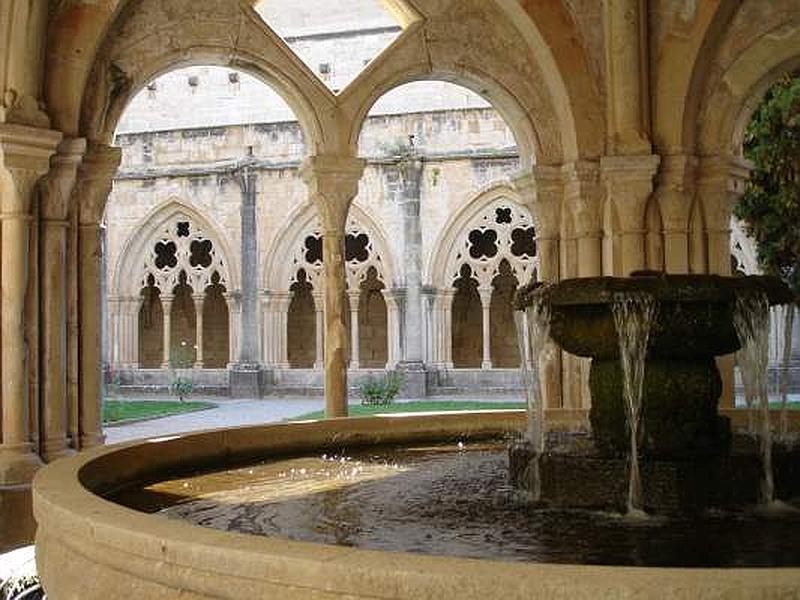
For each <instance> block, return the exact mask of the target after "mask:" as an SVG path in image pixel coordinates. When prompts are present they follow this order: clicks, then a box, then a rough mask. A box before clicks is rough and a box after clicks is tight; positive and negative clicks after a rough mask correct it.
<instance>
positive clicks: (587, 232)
mask: <svg viewBox="0 0 800 600" xmlns="http://www.w3.org/2000/svg"><path fill="white" fill-rule="evenodd" d="M564 174H565V188H564V198H565V201H566V206H568V207H570V208H571V209H572V214H573V219H574V222H575V233H576V236H577V246H578V261H577V274H576V275H577V276H578V277H597V276H600V275H602V274H603V197H604V189H603V185H602V183H601V181H600V164H599V162H590V161H579V162H576V163H573V164H571V165H568V166H567V167H566V169H565V173H564ZM561 359H562V362H563V374H562V391H563V394H564V398H563V401H562V403H563V405H564V406H566V407H571V408H589V407H590V406H591V393H590V392H589V369H590V367H591V359H587V358H580V357H577V356H572V355H570V354H567V353H565V352H562V353H561ZM576 380H577V381H576Z"/></svg>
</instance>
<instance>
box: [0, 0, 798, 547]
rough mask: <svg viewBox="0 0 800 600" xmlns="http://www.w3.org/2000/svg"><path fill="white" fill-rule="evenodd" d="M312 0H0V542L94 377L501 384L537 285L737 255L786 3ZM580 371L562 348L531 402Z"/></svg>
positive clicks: (94, 412)
mask: <svg viewBox="0 0 800 600" xmlns="http://www.w3.org/2000/svg"><path fill="white" fill-rule="evenodd" d="M292 4H300V5H302V6H292ZM327 5H328V3H327V2H311V3H297V2H295V3H290V2H284V1H280V2H270V1H269V0H264V2H254V1H252V0H230V1H224V2H222V1H219V0H192V1H191V2H187V1H185V0H53V1H50V2H47V1H46V0H4V1H3V2H2V4H0V31H2V35H0V56H2V61H0V86H2V96H0V156H1V157H2V162H1V163H0V167H1V168H0V192H1V193H2V196H1V199H2V202H1V204H0V211H1V213H2V225H1V228H0V244H1V254H2V257H1V259H0V260H1V262H0V286H1V287H2V321H0V329H1V330H2V356H1V357H0V379H1V381H2V383H1V384H0V393H1V395H2V447H0V494H2V502H1V503H0V542H2V545H4V546H9V545H13V544H15V543H18V542H19V541H20V540H24V539H26V538H27V536H30V532H31V522H30V518H29V517H23V516H21V515H29V513H30V508H29V504H30V491H29V488H30V482H31V480H32V477H33V475H34V474H35V472H36V471H37V469H38V468H39V467H40V466H41V465H42V464H43V462H48V461H52V460H55V459H57V458H59V457H62V456H64V455H67V454H70V453H73V452H75V451H78V450H81V449H84V448H88V447H91V446H95V445H98V444H102V443H103V434H102V425H101V417H100V415H101V410H100V409H101V396H102V386H103V380H104V377H119V382H120V383H121V384H122V385H123V386H124V385H127V386H130V387H131V389H135V388H137V386H138V387H139V388H142V387H147V386H148V385H163V384H164V382H165V381H166V379H165V378H164V376H163V372H164V368H165V367H171V368H192V369H193V373H194V376H195V377H196V381H197V384H198V385H200V386H203V385H205V386H207V387H209V388H219V389H222V390H223V391H224V392H225V393H228V392H229V393H231V394H233V395H237V396H261V395H266V396H268V395H269V394H270V393H271V392H272V391H281V390H295V391H303V392H304V393H305V392H309V393H310V392H313V391H314V390H316V389H320V390H322V389H324V395H325V401H326V409H327V414H328V416H332V417H333V416H341V415H345V414H346V413H347V397H348V370H349V374H350V378H351V382H352V381H357V380H358V378H359V377H361V376H363V374H369V373H370V372H373V371H375V370H378V371H383V370H385V369H391V370H395V369H397V370H399V371H401V372H402V373H403V380H404V385H405V387H406V389H405V393H407V394H408V395H410V396H424V395H426V394H430V393H437V390H438V391H442V390H444V391H448V390H460V389H471V388H473V389H474V388H477V389H486V388H498V389H509V388H513V387H514V386H515V385H517V384H516V379H515V377H516V374H515V371H514V369H515V368H516V367H517V365H518V361H519V358H518V355H517V350H516V342H515V341H514V338H513V334H512V332H513V326H512V318H511V308H510V306H511V305H510V298H511V295H512V294H513V291H514V289H515V288H516V287H517V286H518V285H521V284H523V283H527V282H528V281H529V280H530V279H531V278H534V277H535V278H538V279H539V280H543V281H555V280H558V279H563V278H567V277H587V276H595V275H601V274H613V275H627V274H629V273H630V272H631V271H634V270H637V269H643V268H649V269H658V270H664V271H666V272H669V273H718V274H729V273H730V272H731V268H732V267H731V265H732V261H731V255H732V250H733V254H734V257H735V259H736V261H735V262H737V263H738V264H739V265H744V266H745V267H746V268H747V269H754V268H755V264H754V262H753V253H752V249H748V248H747V245H748V241H747V240H746V239H745V238H744V237H743V236H740V237H738V238H737V239H735V240H734V242H733V243H732V241H731V235H732V234H731V231H732V230H731V227H732V225H731V209H732V205H733V203H734V202H735V201H736V199H737V197H739V196H740V195H741V194H742V193H743V192H744V189H745V183H746V181H747V177H748V164H747V163H746V161H744V160H743V158H742V136H743V132H744V127H745V125H746V124H747V122H748V121H749V118H750V115H751V114H752V112H753V110H754V109H755V107H756V106H757V105H758V103H759V102H760V100H761V98H762V97H763V94H764V93H765V91H766V90H767V88H768V87H769V86H770V85H771V84H772V83H774V82H775V81H776V80H778V79H779V78H780V77H783V76H784V75H785V74H786V73H791V72H794V71H795V70H796V69H797V68H798V66H800V2H798V1H797V0H770V1H763V0H603V1H602V2H599V1H595V0H570V1H566V0H553V1H550V0H546V1H545V0H430V1H426V2H422V1H421V0H382V1H380V2H377V1H375V2H366V1H363V2H357V1H355V0H352V1H349V2H345V3H343V6H344V8H342V9H340V10H332V9H330V8H326V6H327ZM232 107H238V108H236V109H235V110H234V108H232ZM236 111H238V112H236ZM112 188H113V191H112ZM734 235H739V234H738V233H737V231H736V230H735V231H734ZM104 295H105V296H104ZM103 297H105V298H106V299H107V306H106V307H105V308H104V305H103V302H102V298H103ZM104 362H105V363H106V366H107V368H108V369H110V370H111V373H112V374H111V375H109V374H108V373H105V374H104ZM722 364H723V366H724V365H725V364H727V365H728V366H727V368H726V369H723V372H726V373H727V374H728V377H727V378H726V379H727V381H726V385H727V389H726V391H725V392H724V398H726V399H725V400H723V402H727V403H730V402H731V390H730V388H731V380H730V373H731V368H730V360H727V359H724V360H723V361H722ZM587 375H588V370H587V368H586V363H585V361H584V360H583V359H578V358H575V357H570V356H566V355H564V356H557V355H556V356H554V358H553V360H551V361H550V363H549V364H548V367H547V369H546V377H545V385H544V387H545V393H546V397H547V402H548V406H550V407H553V408H558V407H566V408H574V409H578V410H582V409H586V408H587V406H588V403H589V398H588V394H587V392H586V378H587ZM265 401H269V400H268V398H267V399H265Z"/></svg>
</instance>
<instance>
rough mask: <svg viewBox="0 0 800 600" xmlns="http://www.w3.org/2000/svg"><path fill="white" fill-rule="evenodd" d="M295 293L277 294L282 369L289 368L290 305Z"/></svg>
mask: <svg viewBox="0 0 800 600" xmlns="http://www.w3.org/2000/svg"><path fill="white" fill-rule="evenodd" d="M293 295H294V292H276V294H275V296H276V300H275V301H276V311H277V317H278V331H277V334H278V335H277V343H278V346H277V351H278V366H279V367H280V368H281V369H288V368H289V306H290V305H291V303H292V296H293ZM320 329H321V327H320Z"/></svg>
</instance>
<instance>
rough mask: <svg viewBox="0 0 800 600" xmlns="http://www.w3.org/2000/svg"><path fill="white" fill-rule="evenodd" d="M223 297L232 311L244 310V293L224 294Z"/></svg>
mask: <svg viewBox="0 0 800 600" xmlns="http://www.w3.org/2000/svg"><path fill="white" fill-rule="evenodd" d="M222 297H223V298H225V300H226V301H227V302H228V305H229V306H228V307H229V308H230V309H231V310H241V308H242V293H241V292H239V291H236V290H234V291H232V292H223V294H222Z"/></svg>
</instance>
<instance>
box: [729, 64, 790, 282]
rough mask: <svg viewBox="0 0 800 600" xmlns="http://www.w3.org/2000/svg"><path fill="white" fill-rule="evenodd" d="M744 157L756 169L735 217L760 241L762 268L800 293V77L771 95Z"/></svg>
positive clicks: (750, 134) (754, 121) (757, 115)
mask: <svg viewBox="0 0 800 600" xmlns="http://www.w3.org/2000/svg"><path fill="white" fill-rule="evenodd" d="M744 154H745V157H746V158H747V159H749V160H750V161H752V162H753V165H754V170H753V172H752V173H751V176H750V182H749V184H748V186H747V190H746V192H745V194H744V196H742V198H741V200H740V201H739V203H738V204H737V206H736V207H735V208H734V214H735V215H736V216H737V217H738V218H739V219H741V220H742V221H744V223H745V227H746V230H747V233H748V234H749V235H751V236H752V237H753V238H754V239H755V240H756V244H757V249H758V260H759V263H760V265H761V268H762V269H764V271H765V272H766V273H770V274H773V275H777V276H779V277H781V278H782V279H783V280H784V281H786V282H787V283H788V284H789V285H790V286H791V287H792V289H793V290H794V292H795V293H797V294H800V77H798V76H787V77H785V78H784V79H783V80H781V81H779V82H778V83H776V84H775V85H773V86H772V87H771V88H770V90H769V91H768V92H767V94H766V96H765V98H764V101H763V102H762V103H761V105H760V106H759V108H758V109H757V110H756V112H755V113H754V115H753V117H752V119H751V121H750V124H749V125H748V127H747V130H746V132H745V139H744Z"/></svg>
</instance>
